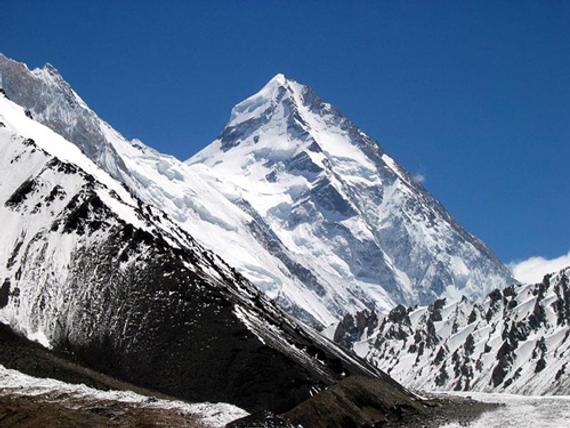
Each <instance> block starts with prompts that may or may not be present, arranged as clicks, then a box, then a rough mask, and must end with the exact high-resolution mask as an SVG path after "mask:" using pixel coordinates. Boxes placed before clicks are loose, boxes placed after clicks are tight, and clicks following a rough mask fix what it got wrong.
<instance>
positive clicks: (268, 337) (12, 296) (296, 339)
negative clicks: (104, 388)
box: [0, 94, 399, 410]
mask: <svg viewBox="0 0 570 428" xmlns="http://www.w3.org/2000/svg"><path fill="white" fill-rule="evenodd" d="M0 222H1V224H2V228H0V321H1V322H3V323H5V324H7V325H9V326H10V327H11V328H12V329H13V330H15V331H17V332H19V333H20V334H22V335H24V336H26V337H28V338H30V339H32V340H36V341H38V342H40V343H42V344H43V345H45V346H47V347H51V348H53V349H55V350H57V351H62V352H69V353H72V354H73V355H74V358H76V359H77V360H78V361H81V362H83V363H85V364H87V365H89V366H91V367H93V368H95V369H98V370H100V371H102V372H105V373H107V374H111V375H113V376H116V377H118V378H121V379H123V380H127V381H129V382H132V383H135V384H139V385H142V386H146V387H150V388H152V389H155V390H158V391H160V392H164V393H167V394H169V395H172V396H176V397H181V398H185V399H190V400H193V401H223V402H231V403H235V404H238V405H240V406H241V407H245V408H247V409H250V410H261V409H266V408H270V409H275V410H286V409H288V408H290V407H292V406H293V405H294V404H297V403H298V402H300V401H302V400H303V399H306V398H308V397H309V396H310V394H311V393H312V392H314V391H315V390H318V389H320V388H322V387H324V386H327V385H330V384H331V383H333V382H335V381H336V380H338V379H340V378H342V377H343V376H345V375H348V374H351V373H352V374H366V375H369V376H373V377H379V378H381V379H383V381H385V382H390V383H393V381H392V380H391V379H389V378H388V377H386V376H385V375H383V374H382V373H381V372H380V371H378V370H375V369H374V368H372V367H371V366H368V365H367V364H365V363H363V362H361V361H359V360H358V359H356V358H353V357H351V356H349V355H348V354H347V353H345V352H344V351H341V350H340V349H339V348H338V347H337V346H335V345H333V344H332V343H330V342H328V341H327V340H326V339H324V338H322V337H321V336H319V335H318V334H317V333H315V332H313V331H312V330H310V329H306V328H304V327H301V326H299V325H297V324H296V323H295V322H294V321H293V320H292V318H290V317H289V316H287V315H285V314H284V313H283V312H282V311H281V310H279V309H278V308H277V307H276V306H275V305H274V304H273V303H272V302H271V301H269V300H268V299H267V298H266V297H265V296H263V295H262V294H261V293H260V292H259V291H258V290H257V289H256V288H255V287H254V286H253V285H252V284H251V283H250V282H249V281H247V280H246V279H245V278H243V276H241V275H239V274H238V273H237V272H236V271H235V270H234V269H233V268H231V267H230V266H228V265H227V264H226V263H225V262H223V261H222V260H221V259H220V258H219V257H218V256H216V255H215V254H213V253H211V252H210V251H208V250H206V249H204V247H202V246H201V245H200V244H199V243H197V242H196V241H195V240H194V239H193V238H192V237H191V236H190V235H189V234H188V233H186V232H185V231H184V230H182V229H181V228H180V227H179V226H177V225H176V223H174V222H173V221H171V220H170V219H169V218H168V216H166V215H165V214H164V213H163V212H162V211H160V210H158V209H157V208H153V207H152V206H150V205H146V204H145V203H143V202H141V201H140V200H139V199H138V198H137V197H135V196H133V195H132V194H131V193H130V192H129V191H128V190H127V189H126V188H125V187H124V186H123V185H122V184H120V183H119V182H118V181H116V180H114V179H113V178H112V177H111V176H110V175H109V174H107V173H106V172H105V171H103V170H102V169H101V168H99V167H98V166H97V165H95V164H94V163H93V162H92V161H91V160H89V159H88V158H87V157H86V156H85V155H84V154H83V153H82V152H81V151H80V150H79V148H78V147H77V146H75V145H73V144H72V143H70V142H68V141H66V140H65V139H64V138H63V137H62V136H60V135H59V134H56V133H55V132H53V131H52V130H50V129H49V128H47V127H45V126H43V125H41V124H39V123H38V122H36V121H35V120H33V119H31V118H30V117H29V114H27V113H26V112H25V110H24V109H23V108H21V107H20V106H18V105H17V104H15V103H13V102H12V101H10V100H8V99H7V98H6V97H5V96H4V95H3V94H0ZM398 388H399V387H398Z"/></svg>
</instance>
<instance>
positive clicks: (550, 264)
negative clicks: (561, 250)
mask: <svg viewBox="0 0 570 428" xmlns="http://www.w3.org/2000/svg"><path fill="white" fill-rule="evenodd" d="M568 266H570V251H569V252H568V254H564V255H562V256H560V257H556V258H554V259H545V258H544V257H530V258H528V259H526V260H523V261H521V262H512V263H510V264H509V267H510V268H511V271H512V272H513V276H514V277H515V278H516V279H518V280H519V281H520V282H523V283H527V284H528V283H537V282H540V281H542V278H543V277H544V275H546V274H547V273H553V272H558V271H559V270H561V269H564V268H565V267H568Z"/></svg>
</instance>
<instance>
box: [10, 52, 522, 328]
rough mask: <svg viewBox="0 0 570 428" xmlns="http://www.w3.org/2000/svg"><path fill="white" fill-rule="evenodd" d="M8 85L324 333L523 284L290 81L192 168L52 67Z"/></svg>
mask: <svg viewBox="0 0 570 428" xmlns="http://www.w3.org/2000/svg"><path fill="white" fill-rule="evenodd" d="M0 77H1V81H2V85H3V87H4V90H5V91H6V93H7V94H8V96H9V97H10V98H12V99H13V100H14V101H15V102H16V103H18V104H20V105H22V106H23V107H24V108H26V109H28V110H29V111H30V113H31V114H32V116H33V117H34V118H36V120H38V121H40V122H41V123H43V124H44V125H46V126H48V127H50V128H51V129H53V130H55V131H56V132H58V133H60V134H61V135H63V136H64V137H65V138H67V139H68V140H69V141H71V142H72V143H74V144H75V145H77V146H78V147H80V148H81V149H82V150H83V152H84V153H85V154H86V155H87V156H88V157H89V158H90V159H92V160H93V161H94V162H95V163H97V164H98V165H99V166H100V167H102V168H103V169H104V170H106V171H107V172H108V173H109V174H110V175H111V176H112V177H114V178H116V179H118V180H120V181H122V182H123V183H124V184H125V185H127V187H128V188H129V189H130V190H131V191H132V192H133V193H134V194H136V195H137V197H138V198H140V199H141V200H142V201H144V202H146V203H149V204H151V205H154V206H157V207H160V209H161V210H163V211H165V212H166V213H167V214H168V215H169V216H170V217H171V218H172V219H173V220H174V221H175V222H176V223H178V224H179V225H180V227H181V228H182V229H183V230H185V231H187V232H189V233H190V234H191V235H192V236H193V237H194V238H196V239H197V240H198V241H199V242H201V243H203V244H204V245H205V246H206V247H208V248H209V249H212V250H214V251H215V252H216V253H217V254H219V255H220V256H221V257H222V258H223V259H224V260H225V261H226V262H228V263H229V264H230V265H231V266H234V267H235V268H236V269H237V270H238V271H239V272H240V273H241V274H243V275H244V276H245V277H246V278H248V279H249V280H250V281H251V282H252V283H254V284H255V285H256V286H257V287H258V288H259V289H261V290H263V291H264V292H265V293H266V294H267V295H269V296H270V297H271V298H274V299H275V300H276V301H277V302H278V303H279V304H280V306H281V307H283V308H285V309H286V310H287V311H288V312H289V313H291V314H293V315H294V316H295V317H296V318H298V319H301V320H303V321H305V322H307V323H310V324H312V325H315V326H319V327H322V326H326V325H328V324H330V323H333V322H336V321H338V320H340V319H341V318H342V317H343V316H344V315H346V314H347V313H354V312H357V311H359V310H363V309H371V310H372V309H378V310H380V311H382V312H387V311H389V310H390V309H391V308H392V307H393V306H394V305H395V304H398V303H401V304H406V305H408V304H417V303H420V304H427V303H429V302H431V301H432V300H433V299H435V298H438V297H454V296H455V295H457V294H459V293H461V294H465V295H467V296H470V297H473V298H478V297H483V296H485V295H486V294H487V293H488V292H490V291H491V290H492V289H494V288H497V287H499V288H502V287H504V286H506V285H508V284H509V283H512V282H513V280H512V278H511V276H510V272H509V271H508V269H506V267H505V266H504V265H503V264H502V263H501V262H500V261H499V260H497V258H496V257H495V256H494V255H493V254H492V252H491V251H490V250H489V249H488V248H487V247H486V246H485V245H484V244H483V243H482V242H480V241H479V240H477V239H476V238H474V237H473V236H472V235H470V234H469V233H468V232H466V231H465V230H464V229H463V228H462V227H461V226H460V225H459V224H458V223H457V222H456V221H455V220H454V219H453V218H452V217H451V215H450V214H449V213H448V212H447V211H446V210H445V209H444V208H443V207H442V206H441V205H440V204H439V203H438V202H437V201H436V200H435V199H434V198H433V197H432V196H431V195H430V194H429V193H428V192H427V191H426V190H425V189H424V188H423V186H422V185H421V184H420V183H418V182H416V181H415V180H414V179H413V178H412V177H411V176H410V174H408V173H407V172H406V171H405V170H404V169H403V168H402V167H401V166H400V165H399V164H398V163H397V162H396V161H394V160H393V159H392V158H391V157H389V156H388V155H387V154H386V153H384V151H383V150H382V149H381V148H380V147H379V146H378V145H377V144H376V143H375V142H374V141H373V140H372V139H371V138H370V137H368V136H367V135H366V134H365V133H364V132H363V131H362V130H360V129H359V128H357V127H356V126H355V125H354V124H353V123H352V122H350V121H349V120H348V119H347V118H345V117H344V116H343V115H342V114H341V113H340V112H339V111H338V110H336V109H335V108H334V107H333V106H331V105H330V104H329V103H327V102H324V101H323V100H321V99H320V98H319V97H318V96H316V95H315V94H314V93H313V92H312V91H311V90H310V88H308V87H306V86H303V85H301V84H299V83H297V82H295V81H292V80H290V79H287V78H286V77H285V76H283V75H278V76H276V77H275V78H273V79H272V80H271V81H270V82H269V83H268V84H267V85H266V86H265V87H264V88H263V89H262V90H261V91H259V92H258V93H257V94H255V95H253V96H252V97H250V98H248V99H246V100H244V101H243V102H241V103H239V104H238V105H236V106H235V107H234V109H233V110H232V114H231V117H230V121H229V123H228V125H227V126H226V128H225V129H224V130H223V131H222V133H221V134H220V136H219V138H218V139H217V140H216V141H214V142H213V143H212V144H211V145H210V146H208V147H207V148H205V149H204V150H203V151H202V152H200V153H198V154H197V155H196V156H194V157H193V158H192V159H190V160H189V161H188V162H187V163H182V162H180V161H178V160H177V159H175V158H172V157H171V156H166V155H163V154H160V153H158V152H156V151H155V150H153V149H151V148H149V147H147V146H145V145H144V144H142V143H141V142H140V141H138V140H134V141H127V140H126V139H125V138H123V137H122V136H121V135H120V134H119V133H118V132H116V131H115V130H113V129H112V128H111V127H110V126H109V125H108V124H107V123H105V122H104V121H102V120H101V119H100V118H99V117H98V116H97V115H96V114H95V113H94V112H93V111H92V110H90V109H89V108H88V107H87V106H86V105H85V103H84V102H83V101H82V100H81V99H80V98H79V97H78V96H77V94H76V93H75V92H73V90H72V89H71V88H70V87H69V85H68V84H67V83H66V82H65V81H64V80H63V78H62V77H61V76H60V75H59V74H58V73H57V71H56V70H55V69H54V68H53V67H51V66H45V67H44V68H42V69H37V70H33V71H30V70H28V69H27V67H25V65H23V64H20V63H17V62H15V61H12V60H10V59H8V58H6V57H2V56H0Z"/></svg>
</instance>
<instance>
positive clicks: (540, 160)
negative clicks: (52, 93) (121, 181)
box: [0, 0, 570, 262]
mask: <svg viewBox="0 0 570 428" xmlns="http://www.w3.org/2000/svg"><path fill="white" fill-rule="evenodd" d="M0 10H1V13H2V16H3V18H2V25H1V26H0V51H1V52H3V53H4V54H6V55H8V56H10V57H12V58H15V59H18V60H21V61H24V62H26V63H28V65H29V66H31V67H35V66H40V65H42V64H43V63H45V62H50V63H52V64H53V65H55V66H56V67H57V68H58V69H59V70H60V72H61V73H62V74H63V75H64V77H65V78H66V80H68V81H69V82H70V83H71V84H72V86H73V87H74V88H75V89H76V90H77V91H78V92H79V93H80V95H81V96H82V97H83V98H84V99H85V100H86V101H87V102H88V104H90V105H91V107H92V108H93V109H94V110H96V111H97V112H98V113H99V114H100V115H101V116H102V117H103V118H105V119H106V120H107V121H109V122H110V123H111V124H112V125H113V126H114V127H115V128H117V129H118V130H120V131H121V132H123V133H124V134H125V135H126V136H127V137H131V138H132V137H137V138H140V139H142V140H143V141H144V142H145V143H147V144H149V145H151V146H153V147H155V148H157V149H159V150H160V151H163V152H168V153H172V154H174V155H176V156H177V157H179V158H183V159H185V158H187V157H189V156H190V155H191V154H193V153H195V152H196V151H197V150H199V149H200V148H202V147H203V146H205V145H206V144H208V142H209V141H211V140H212V139H213V138H214V137H215V136H216V135H217V134H218V133H219V132H220V131H221V129H222V127H223V126H224V123H225V122H226V120H227V118H228V116H229V111H230V109H231V107H232V106H233V105H234V104H235V103H236V102H238V101H240V100H241V99H242V98H244V97H246V96H248V95H249V94H251V93H253V92H255V91H256V90H257V89H259V88H260V87H261V86H262V85H263V84H264V83H265V81H267V80H268V79H270V78H271V77H272V76H273V75H274V74H276V73H277V72H284V73H285V74H287V75H288V76H289V77H292V78H294V79H295V80H298V81H300V82H303V83H306V84H309V85H310V86H312V87H313V88H314V89H315V90H316V92H317V93H318V94H320V95H321V97H323V98H325V99H326V100H328V101H330V102H332V103H333V104H335V105H336V106H337V107H338V108H339V109H340V110H341V111H343V112H344V113H345V114H346V115H347V116H348V117H349V118H351V119H352V120H353V121H354V122H356V123H357V124H358V125H359V126H360V127H362V128H363V129H364V130H365V131H366V132H367V133H368V134H370V135H371V136H372V137H374V138H375V139H377V140H378V141H379V142H380V144H381V145H382V146H383V148H384V149H385V150H386V151H387V152H388V153H390V154H391V155H393V156H394V157H395V158H396V159H398V160H399V161H400V162H401V163H402V164H403V165H404V166H405V167H406V168H407V169H409V170H410V171H411V172H412V173H415V174H421V175H423V176H424V177H425V186H426V187H427V188H428V189H429V190H430V191H431V192H432V193H433V194H434V195H435V196H436V197H437V198H438V199H439V200H440V201H442V203H443V204H444V205H445V206H446V207H447V208H448V209H449V210H450V211H451V213H452V214H453V215H455V216H456V218H457V219H458V220H459V221H460V222H461V223H463V224H464V225H465V226H466V227H467V229H468V230H470V231H471V232H473V233H474V234H475V235H477V236H478V237H480V238H481V239H483V240H484V241H485V242H487V243H488V244H489V246H490V247H491V248H492V249H493V250H494V251H495V252H496V253H497V254H498V255H499V257H501V258H502V259H503V260H504V261H507V262H508V261H513V260H522V259H526V258H528V257H530V256H533V255H537V256H543V257H545V258H547V259H549V258H554V257H556V256H560V255H561V254H565V253H566V252H568V250H569V249H570V242H569V237H570V233H569V232H570V216H569V213H570V178H569V176H570V171H569V165H570V2H564V1H560V2H557V1H554V0H553V1H548V2H540V1H528V2H526V1H517V2H512V1H508V2H501V1H481V2H457V1H449V2H447V1H444V2H440V1H399V2H398V1H390V2H382V1H370V2H367V1H355V2H349V1H345V2H334V1H305V2H301V1H289V2H286V1H263V2H262V1H240V2H238V1H219V2H214V1H209V2H206V1H204V2H200V1H195V2H184V1H168V2H144V1H132V2H130V1H98V2H90V3H87V2H81V1H79V2H78V1H69V2H65V1H52V2H45V1H36V2H33V1H22V0H18V1H11V0H5V1H2V2H1V3H0ZM569 259H570V257H569Z"/></svg>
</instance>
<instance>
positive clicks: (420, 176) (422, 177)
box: [414, 172, 426, 183]
mask: <svg viewBox="0 0 570 428" xmlns="http://www.w3.org/2000/svg"><path fill="white" fill-rule="evenodd" d="M414 180H416V181H417V182H418V183H425V181H426V176H425V175H423V174H420V173H419V172H418V173H417V174H414Z"/></svg>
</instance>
